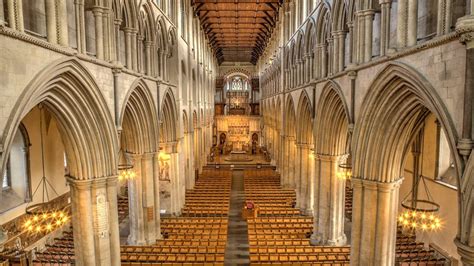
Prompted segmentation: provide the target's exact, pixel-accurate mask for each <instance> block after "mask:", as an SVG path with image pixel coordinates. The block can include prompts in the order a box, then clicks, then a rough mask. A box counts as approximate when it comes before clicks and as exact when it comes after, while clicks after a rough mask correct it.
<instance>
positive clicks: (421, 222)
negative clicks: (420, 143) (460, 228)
mask: <svg viewBox="0 0 474 266" xmlns="http://www.w3.org/2000/svg"><path fill="white" fill-rule="evenodd" d="M425 178H426V177H424V176H423V175H420V176H419V178H418V179H417V180H416V183H415V186H413V188H412V190H411V191H410V192H409V193H408V194H407V195H406V196H405V198H404V199H403V201H402V207H403V209H404V211H403V212H402V213H401V214H400V215H399V216H398V224H399V225H400V226H402V227H403V229H404V231H405V232H408V233H413V234H414V233H415V232H416V231H417V230H421V231H437V230H439V229H440V228H441V227H442V221H441V218H440V217H439V215H438V213H439V208H440V206H439V204H438V203H436V202H435V201H434V200H433V197H432V195H431V193H430V191H429V190H428V186H427V185H426V181H425ZM420 181H421V184H423V186H424V191H425V195H426V198H425V199H420V198H419V197H418V188H419V185H420ZM415 189H416V191H415ZM415 193H416V194H415ZM410 195H412V196H411V197H410ZM413 195H416V197H415V198H413Z"/></svg>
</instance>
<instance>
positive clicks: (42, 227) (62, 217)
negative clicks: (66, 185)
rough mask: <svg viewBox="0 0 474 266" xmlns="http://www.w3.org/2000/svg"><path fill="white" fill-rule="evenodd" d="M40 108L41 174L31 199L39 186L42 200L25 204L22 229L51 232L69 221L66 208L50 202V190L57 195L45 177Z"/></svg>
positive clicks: (41, 107)
mask: <svg viewBox="0 0 474 266" xmlns="http://www.w3.org/2000/svg"><path fill="white" fill-rule="evenodd" d="M39 109H40V139H41V163H42V170H43V176H42V177H41V179H40V182H39V183H38V186H36V189H35V191H34V193H33V196H32V199H33V200H34V198H35V195H36V193H37V192H38V189H39V188H40V187H41V191H42V201H41V203H37V204H33V205H29V203H28V204H27V205H26V210H25V212H26V217H27V218H26V220H25V222H24V223H23V228H24V230H26V231H28V232H29V233H37V234H38V233H44V232H51V231H53V230H55V229H56V228H59V227H61V226H63V225H64V224H66V223H67V222H68V221H69V215H68V212H67V211H66V210H64V209H63V210H58V209H55V208H54V207H53V204H52V203H51V202H50V200H51V199H50V195H49V194H50V193H49V192H50V191H52V192H54V194H55V195H56V196H59V195H58V193H57V192H56V190H55V189H54V187H53V186H52V185H51V183H50V182H49V181H48V179H47V178H46V173H45V165H44V161H45V159H44V136H43V106H42V105H40V106H39Z"/></svg>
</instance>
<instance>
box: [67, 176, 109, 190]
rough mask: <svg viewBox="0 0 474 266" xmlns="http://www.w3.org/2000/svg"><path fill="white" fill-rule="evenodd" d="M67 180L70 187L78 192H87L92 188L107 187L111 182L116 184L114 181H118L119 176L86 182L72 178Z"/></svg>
mask: <svg viewBox="0 0 474 266" xmlns="http://www.w3.org/2000/svg"><path fill="white" fill-rule="evenodd" d="M66 179H67V181H68V183H69V186H71V187H74V188H76V189H78V190H87V189H91V188H92V187H98V186H105V184H107V183H109V182H114V181H113V180H117V176H116V175H113V176H107V177H98V178H91V179H86V180H79V179H76V178H74V177H72V176H66ZM115 182H116V181H115Z"/></svg>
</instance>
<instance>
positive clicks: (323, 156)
mask: <svg viewBox="0 0 474 266" xmlns="http://www.w3.org/2000/svg"><path fill="white" fill-rule="evenodd" d="M339 157H340V156H338V155H329V154H320V153H316V154H315V158H316V160H320V161H324V162H337V161H339Z"/></svg>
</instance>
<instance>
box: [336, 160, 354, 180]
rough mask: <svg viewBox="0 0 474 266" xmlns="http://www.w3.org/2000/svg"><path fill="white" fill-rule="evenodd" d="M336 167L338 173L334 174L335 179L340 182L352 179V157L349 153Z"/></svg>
mask: <svg viewBox="0 0 474 266" xmlns="http://www.w3.org/2000/svg"><path fill="white" fill-rule="evenodd" d="M338 167H339V171H338V172H337V174H336V176H337V178H339V179H342V180H350V179H352V156H351V154H350V153H349V155H348V156H347V157H346V158H345V161H343V162H341V163H340V164H339V165H338Z"/></svg>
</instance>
